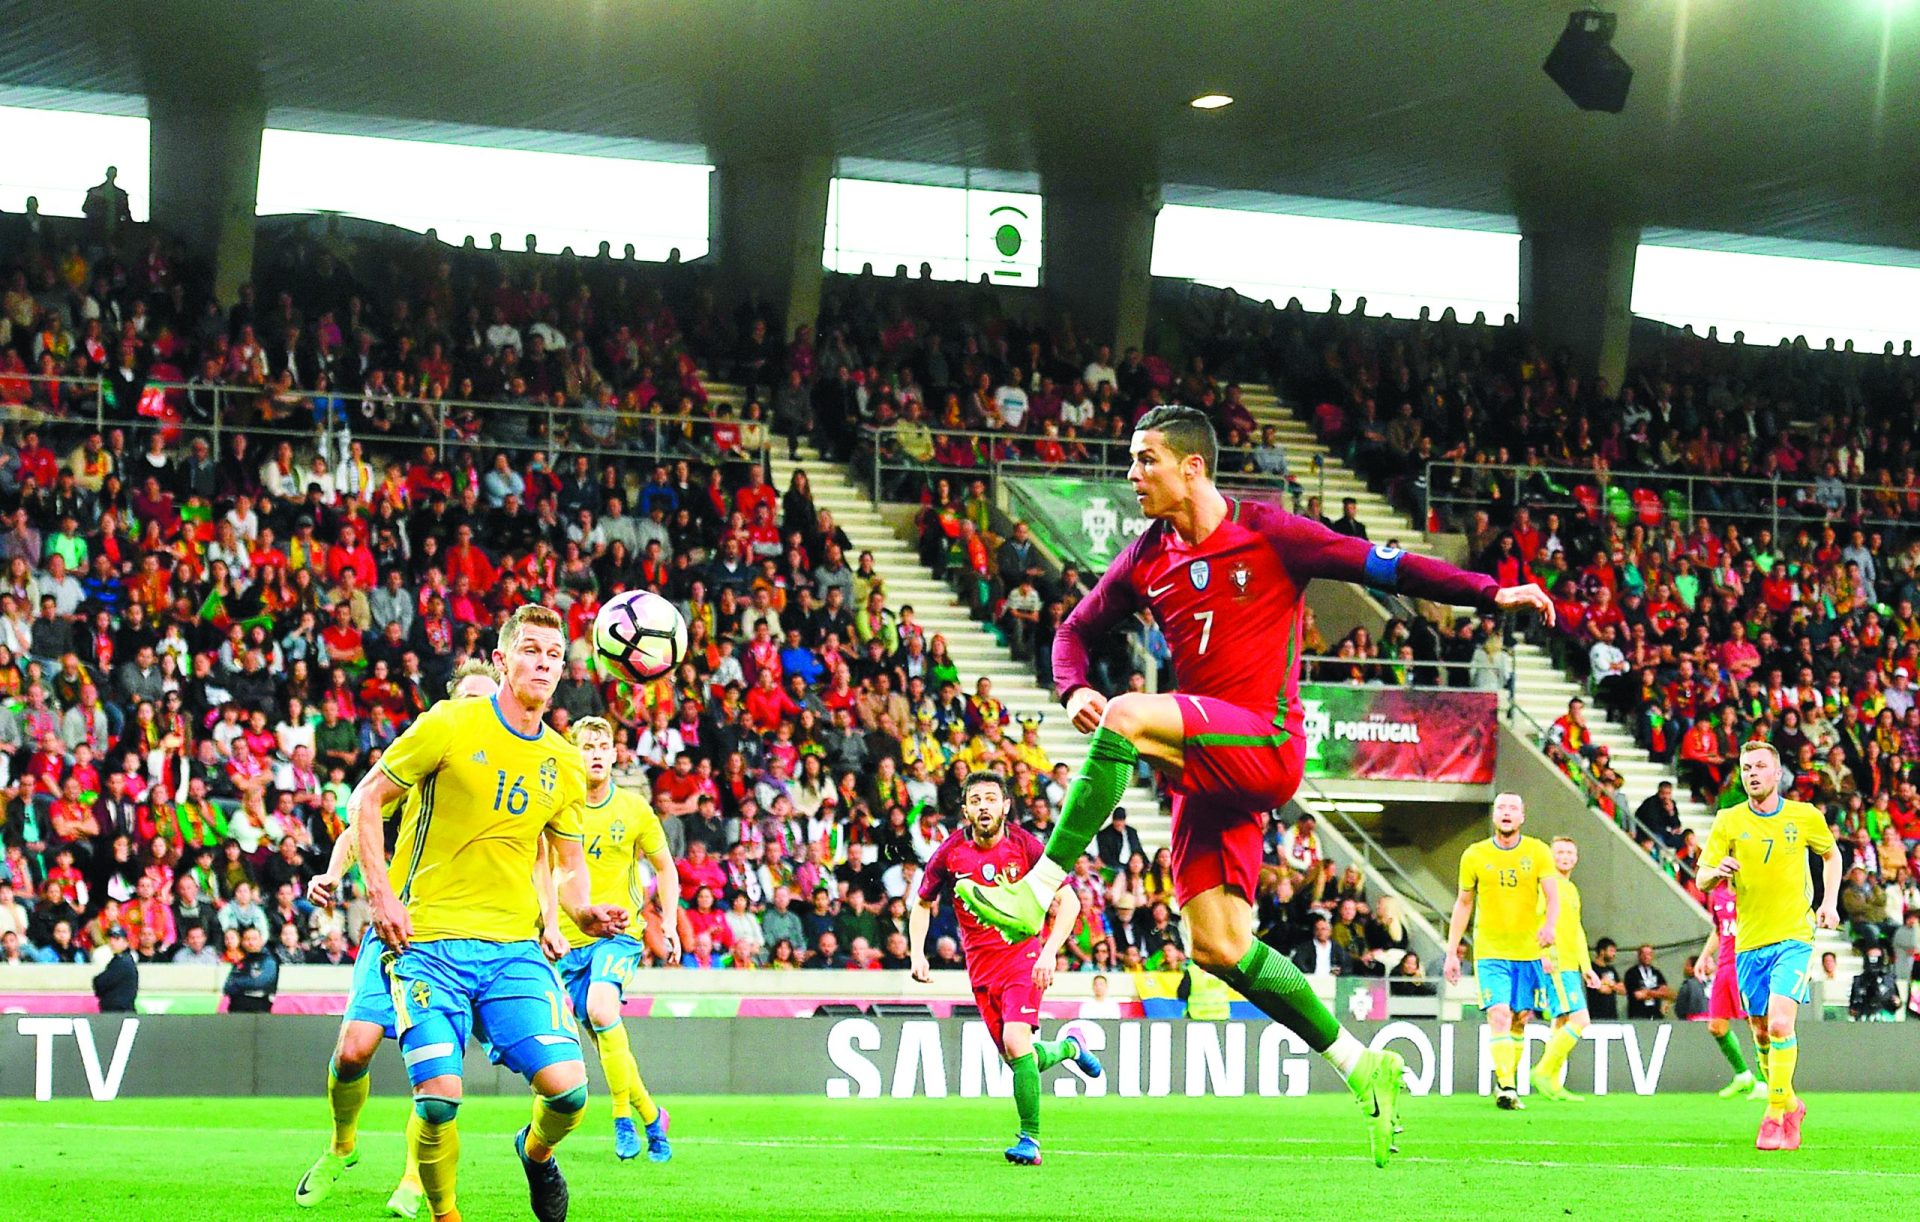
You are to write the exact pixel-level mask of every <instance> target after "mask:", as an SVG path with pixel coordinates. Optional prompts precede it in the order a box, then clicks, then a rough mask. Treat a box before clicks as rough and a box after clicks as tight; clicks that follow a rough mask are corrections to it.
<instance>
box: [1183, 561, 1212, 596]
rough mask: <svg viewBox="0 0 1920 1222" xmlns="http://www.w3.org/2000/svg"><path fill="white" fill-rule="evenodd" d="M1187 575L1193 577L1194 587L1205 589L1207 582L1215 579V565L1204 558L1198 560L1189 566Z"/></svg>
mask: <svg viewBox="0 0 1920 1222" xmlns="http://www.w3.org/2000/svg"><path fill="white" fill-rule="evenodd" d="M1187 576H1188V577H1189V578H1191V579H1192V581H1193V588H1194V589H1196V590H1204V589H1206V588H1207V583H1208V582H1210V581H1212V580H1213V566H1211V565H1209V564H1208V563H1207V562H1206V561H1204V560H1196V561H1194V562H1193V564H1192V565H1190V566H1188V568H1187Z"/></svg>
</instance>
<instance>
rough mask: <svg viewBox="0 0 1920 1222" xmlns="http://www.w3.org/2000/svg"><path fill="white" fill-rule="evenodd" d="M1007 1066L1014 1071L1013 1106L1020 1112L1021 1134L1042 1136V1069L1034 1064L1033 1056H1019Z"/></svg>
mask: <svg viewBox="0 0 1920 1222" xmlns="http://www.w3.org/2000/svg"><path fill="white" fill-rule="evenodd" d="M1007 1064H1008V1065H1009V1066H1011V1067H1012V1069H1013V1106H1014V1107H1016V1108H1018V1109H1019V1110H1020V1132H1021V1134H1022V1135H1023V1136H1026V1137H1033V1138H1038V1137H1039V1136H1040V1067H1039V1066H1038V1065H1036V1064H1034V1060H1033V1054H1032V1053H1031V1052H1029V1053H1027V1054H1026V1055H1025V1056H1018V1057H1015V1058H1013V1060H1011V1061H1008V1062H1007Z"/></svg>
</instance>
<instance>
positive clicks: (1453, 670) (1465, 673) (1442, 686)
mask: <svg viewBox="0 0 1920 1222" xmlns="http://www.w3.org/2000/svg"><path fill="white" fill-rule="evenodd" d="M1477 665H1478V663H1474V662H1447V661H1431V662H1429V661H1419V660H1408V661H1403V660H1401V659H1398V658H1384V657H1370V658H1343V657H1341V656H1340V655H1339V654H1331V653H1308V654H1301V655H1300V674H1301V682H1303V683H1322V684H1330V685H1334V686H1342V685H1349V684H1350V683H1351V681H1350V680H1346V679H1321V678H1314V677H1310V676H1313V675H1315V674H1317V673H1318V671H1319V669H1320V668H1321V667H1337V668H1351V667H1355V666H1358V667H1364V668H1365V669H1366V670H1368V671H1369V672H1372V673H1373V674H1374V675H1376V676H1377V675H1378V674H1380V673H1381V672H1386V673H1391V672H1393V671H1395V670H1401V669H1404V670H1407V671H1409V672H1411V671H1419V670H1437V671H1439V672H1440V674H1441V677H1442V678H1443V679H1449V678H1453V677H1455V676H1460V677H1462V678H1463V679H1470V678H1471V676H1472V673H1473V671H1474V669H1475V667H1476V666H1477ZM1518 677H1519V671H1518V668H1517V667H1516V668H1515V669H1514V671H1513V672H1512V673H1510V674H1509V675H1508V676H1507V681H1506V682H1505V683H1504V684H1502V685H1501V686H1499V687H1494V688H1475V687H1473V686H1472V685H1471V683H1470V682H1460V683H1447V682H1442V683H1414V682H1405V683H1400V682H1388V681H1387V680H1385V679H1382V678H1377V677H1371V678H1368V679H1366V680H1364V681H1362V682H1361V683H1359V684H1351V685H1352V686H1358V687H1391V688H1393V689H1394V690H1395V691H1408V692H1470V691H1491V692H1497V693H1499V694H1500V695H1502V696H1504V697H1505V700H1504V701H1503V707H1504V706H1510V705H1511V704H1512V703H1513V698H1514V690H1515V687H1516V684H1517V681H1518Z"/></svg>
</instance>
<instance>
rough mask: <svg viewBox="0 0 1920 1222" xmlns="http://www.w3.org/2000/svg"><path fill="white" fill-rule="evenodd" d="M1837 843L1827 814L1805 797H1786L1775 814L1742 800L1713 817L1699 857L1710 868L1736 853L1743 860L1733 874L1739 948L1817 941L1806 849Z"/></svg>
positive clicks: (1822, 848) (1824, 851)
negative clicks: (1761, 811) (1828, 825)
mask: <svg viewBox="0 0 1920 1222" xmlns="http://www.w3.org/2000/svg"><path fill="white" fill-rule="evenodd" d="M1833 847H1834V846H1833V831H1832V830H1831V829H1830V828H1828V827H1827V819H1826V816H1825V815H1822V814H1821V813H1820V811H1819V810H1818V809H1817V808H1816V807H1813V806H1809V805H1808V804H1807V803H1805V802H1792V801H1782V802H1781V803H1780V809H1779V810H1776V811H1774V812H1773V813H1772V814H1770V815H1762V814H1759V813H1757V812H1756V811H1755V810H1754V809H1753V804H1752V803H1751V802H1742V803H1740V804H1739V805H1737V806H1729V807H1727V808H1726V809H1725V810H1723V811H1721V812H1720V813H1719V814H1717V815H1715V816H1714V817H1713V829H1712V830H1711V831H1709V832H1708V833H1707V848H1706V852H1705V853H1703V854H1702V855H1701V858H1700V861H1701V864H1702V865H1703V866H1706V867H1708V868H1711V867H1713V866H1716V865H1718V864H1720V863H1721V862H1722V861H1725V860H1726V859H1727V857H1728V855H1729V854H1731V855H1732V857H1733V859H1734V860H1735V861H1737V862H1739V863H1740V872H1739V873H1738V874H1735V875H1734V876H1733V900H1734V907H1735V909H1736V910H1737V911H1738V912H1739V914H1740V919H1739V925H1738V928H1737V929H1736V930H1735V932H1734V935H1733V941H1734V946H1735V948H1736V949H1738V950H1742V951H1747V950H1754V949H1756V948H1758V947H1762V946H1772V945H1773V944H1774V943H1775V942H1806V943H1809V944H1810V943H1812V941H1813V872H1812V871H1811V870H1809V869H1808V868H1807V853H1806V851H1807V850H1808V849H1812V850H1813V851H1814V852H1816V853H1820V854H1822V855H1825V854H1827V853H1831V852H1832V851H1833Z"/></svg>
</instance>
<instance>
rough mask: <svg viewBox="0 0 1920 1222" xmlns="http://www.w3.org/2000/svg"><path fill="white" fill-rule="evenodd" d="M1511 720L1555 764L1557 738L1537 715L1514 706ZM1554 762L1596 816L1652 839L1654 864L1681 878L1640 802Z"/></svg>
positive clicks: (1673, 857) (1585, 772) (1676, 858)
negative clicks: (1608, 807)
mask: <svg viewBox="0 0 1920 1222" xmlns="http://www.w3.org/2000/svg"><path fill="white" fill-rule="evenodd" d="M1511 716H1512V717H1513V718H1514V719H1516V720H1518V721H1519V722H1521V723H1523V724H1524V725H1525V726H1526V727H1527V730H1528V737H1529V739H1530V740H1531V741H1532V742H1533V744H1534V746H1536V747H1538V748H1539V749H1540V751H1541V753H1542V754H1546V755H1547V758H1548V759H1549V760H1553V756H1552V755H1551V754H1548V753H1547V744H1548V742H1549V741H1550V740H1551V738H1552V736H1553V731H1552V729H1551V728H1549V727H1547V726H1543V725H1541V724H1540V722H1539V720H1538V719H1537V718H1535V717H1534V715H1533V714H1531V713H1529V712H1527V710H1526V709H1524V708H1521V707H1520V706H1519V705H1518V703H1516V704H1515V705H1514V706H1513V708H1512V710H1511ZM1553 762H1554V764H1555V765H1556V766H1558V767H1560V771H1561V773H1562V774H1564V775H1565V776H1566V777H1567V779H1568V780H1571V781H1572V782H1573V783H1574V785H1575V786H1576V787H1577V788H1578V789H1579V790H1580V793H1581V796H1582V797H1584V798H1585V799H1586V800H1587V805H1588V806H1589V807H1590V808H1591V809H1592V810H1593V812H1594V813H1595V814H1597V815H1599V816H1600V817H1601V818H1603V819H1608V820H1609V821H1611V822H1612V823H1614V824H1615V825H1616V826H1618V827H1619V828H1620V829H1621V830H1622V831H1624V832H1626V833H1627V835H1629V836H1631V837H1633V838H1634V840H1635V841H1638V840H1639V839H1640V837H1641V836H1646V837H1649V838H1650V839H1651V840H1652V841H1653V859H1654V862H1655V863H1656V864H1657V865H1659V867H1660V868H1661V869H1662V870H1664V871H1666V872H1667V873H1668V874H1670V875H1672V876H1673V877H1675V878H1678V877H1679V876H1680V855H1679V854H1678V853H1676V852H1675V851H1674V850H1673V848H1672V846H1670V845H1669V844H1668V843H1667V842H1666V841H1665V840H1664V839H1662V838H1661V836H1660V833H1659V832H1657V831H1655V830H1654V829H1653V828H1650V827H1648V826H1647V825H1646V824H1645V823H1642V822H1641V821H1640V815H1639V809H1640V808H1639V803H1638V802H1636V801H1634V800H1632V799H1631V798H1629V797H1628V796H1627V795H1626V794H1625V793H1624V792H1622V793H1617V794H1608V793H1606V791H1605V789H1604V787H1603V786H1602V785H1601V784H1600V782H1599V781H1598V779H1596V778H1595V777H1594V776H1593V775H1592V774H1591V773H1590V772H1589V771H1588V770H1587V769H1585V768H1581V769H1578V770H1572V771H1570V770H1568V769H1567V768H1566V767H1564V766H1560V764H1559V761H1558V760H1553ZM1602 796H1608V797H1611V798H1613V805H1614V813H1613V814H1612V815H1608V814H1607V813H1606V811H1605V810H1603V809H1602V808H1601V806H1600V798H1601V797H1602Z"/></svg>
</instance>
